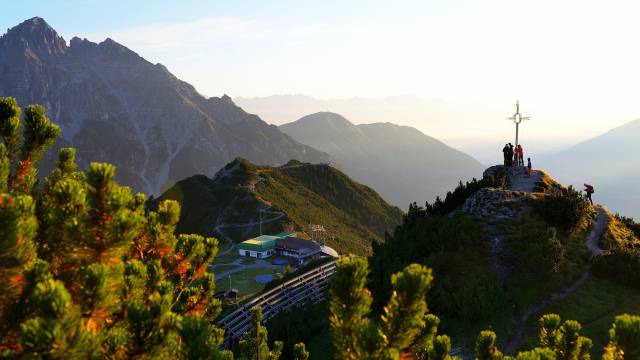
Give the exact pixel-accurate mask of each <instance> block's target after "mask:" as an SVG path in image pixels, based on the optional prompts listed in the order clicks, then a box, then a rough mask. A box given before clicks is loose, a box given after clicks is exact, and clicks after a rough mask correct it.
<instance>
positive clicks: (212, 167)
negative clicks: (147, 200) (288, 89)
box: [0, 17, 329, 194]
mask: <svg viewBox="0 0 640 360" xmlns="http://www.w3.org/2000/svg"><path fill="white" fill-rule="evenodd" d="M0 96H13V97H15V98H17V99H18V101H19V103H20V104H21V105H22V106H26V105H27V104H31V103H35V104H42V105H44V106H45V108H46V109H47V115H48V116H49V117H50V118H52V119H53V120H54V121H56V122H57V123H58V124H59V125H60V126H61V127H62V137H61V138H60V139H59V140H58V142H57V144H56V147H60V146H74V147H76V149H77V156H78V161H79V163H80V165H81V167H84V166H86V165H87V164H88V162H89V160H91V161H105V162H110V163H113V164H115V165H116V166H117V167H118V176H119V179H118V180H119V181H121V182H123V183H124V184H126V185H129V186H131V187H133V189H134V190H136V191H144V192H146V193H147V194H159V193H160V192H161V191H162V190H163V189H165V188H167V187H168V186H170V185H171V184H173V183H174V182H175V181H177V180H179V179H183V178H185V177H187V176H191V175H193V174H206V175H209V176H212V175H213V174H215V172H216V171H217V170H218V169H219V168H220V167H222V166H224V165H225V164H226V163H228V162H229V161H231V160H233V159H234V158H235V157H237V156H242V157H245V158H247V159H250V160H251V161H253V162H256V163H259V164H270V165H281V164H284V163H286V162H287V161H289V160H290V159H293V158H295V159H300V160H303V161H309V162H322V161H328V160H329V157H328V156H327V155H326V154H323V153H321V152H319V151H316V150H314V149H312V148H310V147H309V146H306V145H302V144H300V143H298V142H296V141H294V140H293V139H291V138H290V137H289V136H287V135H285V134H283V133H282V132H281V131H279V130H278V128H277V127H275V126H272V125H268V124H267V123H265V122H264V121H262V120H261V119H260V118H259V117H257V116H255V115H251V114H247V113H246V112H244V111H243V110H242V109H241V108H239V107H238V106H236V105H235V104H234V103H233V102H232V100H231V98H230V97H228V96H226V95H225V96H223V97H220V98H217V97H214V98H205V97H204V96H202V95H200V94H199V93H198V92H197V91H196V90H195V89H194V87H193V86H191V85H189V84H188V83H186V82H184V81H181V80H180V79H178V78H176V77H175V76H174V75H172V74H171V73H170V72H169V71H168V70H167V68H165V67H164V66H163V65H161V64H152V63H150V62H149V61H147V60H145V59H143V58H142V57H140V56H139V55H138V54H136V53H135V52H133V51H131V50H129V49H127V48H126V47H124V46H122V45H120V44H118V43H117V42H115V41H113V40H112V39H106V40H105V41H103V42H101V43H99V44H96V43H93V42H90V41H88V40H86V39H84V40H83V39H80V38H77V37H74V38H73V39H71V42H70V43H69V45H67V43H66V41H65V40H64V39H63V38H62V37H60V36H59V35H58V34H57V33H56V31H55V30H54V29H53V28H51V27H50V26H49V25H48V24H47V23H46V22H45V21H44V20H43V19H41V18H38V17H35V18H33V19H30V20H27V21H25V22H23V23H21V24H19V25H17V26H16V27H14V28H12V29H10V30H8V32H7V33H6V34H5V35H3V36H2V37H1V38H0ZM50 154H55V151H51V152H50ZM51 162H52V159H51V158H48V159H45V160H44V167H45V168H47V164H48V165H49V166H50V164H51Z"/></svg>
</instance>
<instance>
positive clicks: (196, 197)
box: [152, 158, 402, 255]
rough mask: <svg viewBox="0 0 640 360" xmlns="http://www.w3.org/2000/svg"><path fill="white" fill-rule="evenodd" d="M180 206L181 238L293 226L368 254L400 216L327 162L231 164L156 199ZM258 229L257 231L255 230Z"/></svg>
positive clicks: (239, 235) (341, 248)
mask: <svg viewBox="0 0 640 360" xmlns="http://www.w3.org/2000/svg"><path fill="white" fill-rule="evenodd" d="M165 199H172V200H177V201H178V202H180V204H181V206H182V212H181V216H180V222H179V223H178V232H180V233H199V234H205V235H209V234H212V233H213V234H215V235H216V236H218V237H219V238H223V239H230V240H232V241H234V242H238V241H243V240H246V239H247V238H250V237H253V236H257V235H259V234H260V232H262V233H263V234H275V233H279V232H281V231H283V230H284V229H286V227H287V226H291V225H293V226H294V227H295V230H296V231H302V232H307V235H310V232H309V224H321V225H323V226H324V227H325V229H326V230H327V232H328V233H327V235H333V236H327V239H326V241H327V244H328V245H329V246H331V247H332V248H334V249H336V250H337V251H338V252H340V253H355V254H360V255H368V254H370V253H371V243H372V242H374V241H378V242H381V241H382V240H383V238H384V233H385V232H386V231H391V230H393V228H394V227H395V226H397V225H399V224H400V222H401V218H402V211H400V209H398V208H397V207H395V206H391V205H389V204H388V203H386V202H385V201H384V200H383V199H382V198H381V197H380V196H379V195H378V194H376V192H375V191H373V190H371V189H370V188H369V187H367V186H364V185H361V184H358V183H356V182H354V181H353V180H351V179H350V178H349V177H348V176H346V175H345V174H343V173H342V172H340V171H339V170H337V169H335V168H333V167H331V166H329V165H327V164H307V163H301V162H298V161H290V162H289V163H287V164H285V165H283V166H281V167H269V166H257V165H254V164H252V163H250V162H249V161H247V160H244V159H240V158H239V159H236V160H234V161H232V162H230V163H229V164H227V165H226V166H225V167H224V168H223V169H221V170H220V171H219V172H218V173H217V174H216V175H215V177H214V178H209V177H206V176H202V175H195V176H192V177H189V178H187V179H184V180H181V181H179V182H178V183H176V184H175V185H174V186H173V187H171V188H170V189H169V190H167V191H166V192H165V193H164V194H163V195H162V196H161V197H160V198H158V199H156V200H154V201H152V206H157V204H158V202H159V201H162V200H165ZM260 223H262V225H260Z"/></svg>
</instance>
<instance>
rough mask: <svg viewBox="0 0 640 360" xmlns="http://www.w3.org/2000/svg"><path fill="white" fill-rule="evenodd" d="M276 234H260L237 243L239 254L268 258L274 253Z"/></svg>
mask: <svg viewBox="0 0 640 360" xmlns="http://www.w3.org/2000/svg"><path fill="white" fill-rule="evenodd" d="M278 239H279V237H278V236H271V235H260V236H258V237H255V238H253V239H249V240H245V241H243V242H241V243H240V244H238V252H239V253H240V256H251V257H254V258H258V259H264V258H268V257H270V256H271V255H273V254H274V253H275V247H276V240H278Z"/></svg>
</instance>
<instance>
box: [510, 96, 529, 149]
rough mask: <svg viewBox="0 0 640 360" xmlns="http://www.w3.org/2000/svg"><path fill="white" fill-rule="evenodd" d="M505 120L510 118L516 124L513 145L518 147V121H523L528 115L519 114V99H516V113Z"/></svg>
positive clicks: (527, 118)
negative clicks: (514, 142)
mask: <svg viewBox="0 0 640 360" xmlns="http://www.w3.org/2000/svg"><path fill="white" fill-rule="evenodd" d="M507 120H511V121H513V123H514V124H516V145H515V147H516V148H517V147H518V131H519V130H520V123H521V122H523V121H525V120H529V117H528V116H522V114H520V101H519V100H516V113H515V114H513V116H511V117H508V118H507Z"/></svg>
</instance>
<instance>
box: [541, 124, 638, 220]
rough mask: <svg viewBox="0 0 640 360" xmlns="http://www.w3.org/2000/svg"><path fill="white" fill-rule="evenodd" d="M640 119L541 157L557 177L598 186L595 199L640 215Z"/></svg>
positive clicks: (635, 215) (570, 182)
mask: <svg viewBox="0 0 640 360" xmlns="http://www.w3.org/2000/svg"><path fill="white" fill-rule="evenodd" d="M639 156H640V119H639V120H635V121H632V122H629V123H627V124H625V125H623V126H620V127H618V128H615V129H612V130H610V131H609V132H607V133H605V134H603V135H600V136H598V137H595V138H593V139H591V140H587V141H585V142H582V143H580V144H578V145H576V146H573V147H571V148H569V149H567V150H564V151H562V152H559V153H557V154H554V155H553V156H550V157H547V158H543V159H541V160H540V167H542V168H545V169H548V170H550V171H551V172H552V173H553V174H554V175H555V176H556V177H557V178H558V179H560V180H562V181H563V182H565V183H567V184H573V185H574V186H575V187H577V188H580V189H581V188H582V187H583V186H582V185H583V184H584V183H588V184H591V185H593V186H594V187H595V190H596V192H595V194H594V196H593V198H594V201H596V202H599V203H602V204H604V205H606V206H607V207H609V208H610V209H611V210H612V211H614V212H619V213H620V214H622V215H625V216H632V217H634V218H636V219H640V186H638V183H639V179H640V158H639Z"/></svg>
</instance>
